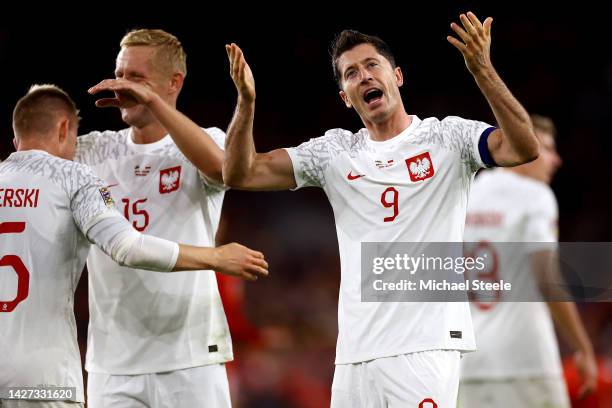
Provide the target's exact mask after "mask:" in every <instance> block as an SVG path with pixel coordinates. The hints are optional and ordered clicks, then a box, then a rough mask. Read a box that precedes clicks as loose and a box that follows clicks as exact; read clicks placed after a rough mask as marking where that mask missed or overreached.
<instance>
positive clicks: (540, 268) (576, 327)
mask: <svg viewBox="0 0 612 408" xmlns="http://www.w3.org/2000/svg"><path fill="white" fill-rule="evenodd" d="M531 264H532V270H533V271H535V273H536V277H537V279H538V282H539V284H540V290H541V292H542V293H543V294H544V296H545V298H547V299H567V297H568V296H567V294H565V293H561V292H559V289H558V288H559V287H560V286H562V285H560V284H559V283H560V282H562V281H563V278H562V276H561V273H560V270H559V260H558V253H557V251H556V250H542V251H538V252H534V253H533V254H531ZM547 304H548V308H549V309H550V313H551V315H552V317H553V319H554V321H555V326H556V327H557V330H558V331H559V332H560V333H561V335H562V336H563V337H564V339H565V340H566V341H567V342H568V343H569V345H570V346H571V347H572V349H573V350H574V352H575V354H574V360H575V363H576V367H577V368H578V371H579V373H580V375H581V377H582V385H581V387H580V396H581V397H584V396H586V395H588V394H590V393H592V392H594V391H595V390H596V388H597V361H596V359H595V353H594V351H593V345H592V344H591V341H590V340H589V336H588V335H587V332H586V330H585V328H584V325H583V324H582V320H581V319H580V315H579V314H578V310H577V309H576V304H575V303H574V302H569V301H565V302H552V301H549V302H547Z"/></svg>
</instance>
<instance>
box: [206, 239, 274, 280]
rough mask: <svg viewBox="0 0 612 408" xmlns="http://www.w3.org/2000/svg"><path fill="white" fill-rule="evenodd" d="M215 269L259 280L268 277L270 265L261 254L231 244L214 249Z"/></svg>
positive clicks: (227, 273)
mask: <svg viewBox="0 0 612 408" xmlns="http://www.w3.org/2000/svg"><path fill="white" fill-rule="evenodd" d="M214 251H215V255H214V258H215V260H214V264H213V269H214V270H215V271H217V272H219V273H223V274H226V275H232V276H237V277H240V278H243V279H246V280H257V278H258V277H265V276H268V263H267V262H266V260H265V259H264V255H263V254H262V253H261V252H258V251H253V250H252V249H249V248H247V247H245V246H243V245H240V244H237V243H231V244H227V245H222V246H220V247H217V248H214Z"/></svg>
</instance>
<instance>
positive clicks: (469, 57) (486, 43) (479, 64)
mask: <svg viewBox="0 0 612 408" xmlns="http://www.w3.org/2000/svg"><path fill="white" fill-rule="evenodd" d="M459 19H460V20H461V24H462V25H463V28H461V27H460V26H459V25H458V24H455V23H451V28H452V30H453V31H454V32H455V33H456V34H457V35H458V36H459V38H460V39H461V41H459V40H458V39H457V38H455V37H453V36H450V35H449V36H448V37H446V39H447V40H448V42H449V43H451V44H452V45H454V46H455V48H457V49H458V50H459V51H460V52H461V54H463V59H464V60H465V65H466V66H467V68H468V70H469V71H470V72H471V73H472V75H474V76H476V75H480V74H483V73H485V72H486V71H487V70H492V69H493V66H492V64H491V24H492V23H493V19H492V18H491V17H487V18H486V20H485V21H484V24H483V23H481V22H480V20H478V17H476V15H475V14H474V13H472V12H471V11H469V12H468V13H467V14H461V15H460V16H459Z"/></svg>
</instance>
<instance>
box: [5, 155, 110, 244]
mask: <svg viewBox="0 0 612 408" xmlns="http://www.w3.org/2000/svg"><path fill="white" fill-rule="evenodd" d="M6 173H25V174H31V175H35V176H40V177H44V178H46V179H48V180H50V181H51V182H52V183H54V184H56V185H57V186H59V187H60V188H61V189H62V190H63V191H64V192H65V193H66V196H67V199H68V200H69V201H70V209H71V211H72V216H73V218H74V221H75V222H76V224H77V226H78V227H79V229H80V230H81V231H82V232H83V234H86V233H87V229H88V228H90V227H91V223H92V221H94V220H95V219H96V218H97V217H98V216H100V215H101V214H103V213H105V212H107V211H109V210H111V209H113V208H114V206H112V205H110V206H108V205H107V204H106V203H105V201H104V198H103V196H102V192H101V191H100V189H102V188H104V186H105V185H106V184H105V183H104V182H103V181H102V180H101V179H100V178H98V177H97V176H96V175H95V174H94V173H93V171H92V170H91V169H90V168H89V167H87V166H85V165H83V164H80V163H75V162H73V161H69V160H64V159H62V158H59V157H55V156H51V155H48V154H44V153H41V152H23V153H20V154H18V155H16V154H14V155H12V156H10V157H9V159H7V160H6V161H4V162H2V163H1V164H0V174H6ZM109 194H110V193H109ZM117 215H119V213H117ZM119 216H120V215H119Z"/></svg>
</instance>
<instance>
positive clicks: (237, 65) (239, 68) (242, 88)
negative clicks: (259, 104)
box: [225, 43, 255, 101]
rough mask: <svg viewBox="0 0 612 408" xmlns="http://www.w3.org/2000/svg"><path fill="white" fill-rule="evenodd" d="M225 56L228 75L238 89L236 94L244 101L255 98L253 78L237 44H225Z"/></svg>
mask: <svg viewBox="0 0 612 408" xmlns="http://www.w3.org/2000/svg"><path fill="white" fill-rule="evenodd" d="M225 51H226V52H227V58H228V59H229V63H230V76H231V77H232V80H233V81H234V85H236V90H238V96H240V98H242V99H244V100H246V101H254V100H255V78H254V77H253V72H251V68H250V67H249V64H247V62H246V59H245V58H244V54H243V52H242V50H241V49H240V47H238V45H236V44H234V43H231V44H229V45H228V44H226V45H225Z"/></svg>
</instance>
